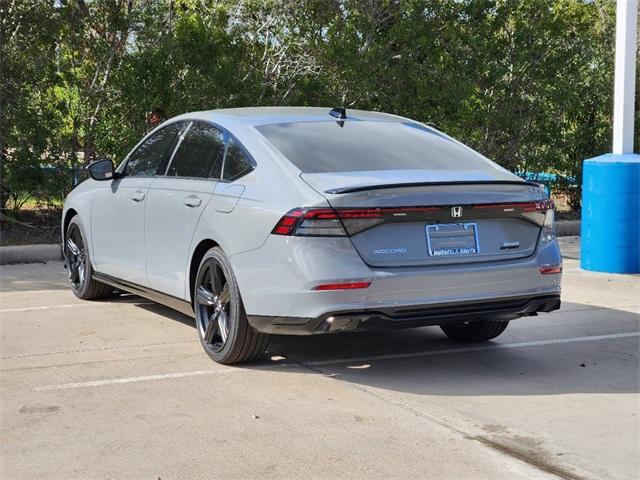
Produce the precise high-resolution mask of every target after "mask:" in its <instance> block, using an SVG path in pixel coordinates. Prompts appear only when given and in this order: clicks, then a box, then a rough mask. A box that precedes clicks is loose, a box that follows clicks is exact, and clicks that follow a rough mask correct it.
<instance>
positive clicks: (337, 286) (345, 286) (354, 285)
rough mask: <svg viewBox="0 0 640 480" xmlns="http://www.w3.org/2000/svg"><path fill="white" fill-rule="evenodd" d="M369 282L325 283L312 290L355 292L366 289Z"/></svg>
mask: <svg viewBox="0 0 640 480" xmlns="http://www.w3.org/2000/svg"><path fill="white" fill-rule="evenodd" d="M369 285H371V282H350V283H325V284H324V285H318V286H317V287H313V289H314V290H355V289H358V288H367V287H368V286H369Z"/></svg>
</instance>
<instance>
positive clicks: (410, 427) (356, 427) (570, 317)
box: [0, 237, 640, 479]
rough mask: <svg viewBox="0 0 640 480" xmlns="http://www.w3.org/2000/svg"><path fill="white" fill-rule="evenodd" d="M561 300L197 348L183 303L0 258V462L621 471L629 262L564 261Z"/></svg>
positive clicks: (627, 384) (635, 431) (630, 458)
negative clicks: (482, 324) (495, 331)
mask: <svg viewBox="0 0 640 480" xmlns="http://www.w3.org/2000/svg"><path fill="white" fill-rule="evenodd" d="M562 243H563V245H562V247H563V253H564V255H565V277H564V282H563V301H564V303H563V308H562V310H560V311H559V312H554V313H550V314H545V315H541V316H539V317H531V318H526V319H520V320H517V321H514V322H512V324H511V325H510V326H509V328H508V329H507V331H506V332H505V333H504V334H503V335H502V336H501V337H499V338H498V339H496V341H494V342H491V343H488V344H485V345H480V346H477V345H474V346H469V345H456V344H453V343H451V342H449V341H448V340H447V339H446V337H444V335H443V334H442V333H441V332H440V331H439V329H437V328H422V329H415V330H405V331H395V332H387V333H375V334H373V333H362V334H346V335H335V336H317V337H306V338H301V337H277V338H275V339H274V341H273V342H272V344H271V347H270V352H269V354H268V355H267V356H265V358H264V360H262V361H261V362H258V363H256V364H252V365H249V366H242V367H226V366H220V365H216V364H214V363H213V362H211V361H210V360H209V359H208V357H207V356H206V355H205V354H204V353H203V352H202V351H201V347H200V345H199V343H198V341H197V338H196V332H195V330H194V326H193V322H192V320H191V319H190V318H188V317H185V316H183V315H181V314H179V313H175V312H173V311H171V310H169V309H167V308H165V307H162V306H159V305H155V304H152V303H150V302H148V301H146V300H144V299H141V298H139V297H134V296H130V295H127V296H122V297H120V298H116V299H112V300H109V301H101V302H83V301H80V300H78V299H76V298H75V297H74V296H73V295H72V293H71V291H70V290H69V289H68V288H67V287H66V277H65V273H64V270H63V269H62V264H61V263H60V262H50V263H47V264H26V265H11V266H3V267H2V268H1V275H2V282H1V285H0V349H1V355H0V356H1V359H0V360H1V363H0V385H2V387H1V393H0V395H1V397H2V398H1V400H0V409H1V410H0V419H1V426H0V478H8V479H13V478H15V479H27V478H28V479H32V478H47V479H48V478H55V479H57V478H78V479H86V478H112V479H130V478H153V479H156V478H161V479H169V478H187V477H188V478H247V479H253V478H274V479H276V478H277V479H282V478H301V477H303V478H323V479H324V478H332V479H335V478H383V477H385V478H402V479H404V478H469V479H476V478H480V479H484V478H487V479H488V478H491V479H494V478H593V479H596V478H597V479H608V478H609V479H613V478H615V479H625V478H629V479H632V478H634V479H635V478H637V477H638V475H640V461H639V458H640V455H639V452H640V402H639V399H640V396H639V394H638V393H639V390H640V369H639V366H638V355H639V354H640V352H639V351H640V348H639V347H640V336H639V335H640V333H639V331H640V328H639V327H640V277H637V276H635V277H634V276H622V275H621V276H609V275H603V274H595V273H589V272H583V271H580V270H579V269H578V262H577V260H575V259H576V258H578V252H579V244H578V240H577V239H576V238H571V237H569V238H564V239H562Z"/></svg>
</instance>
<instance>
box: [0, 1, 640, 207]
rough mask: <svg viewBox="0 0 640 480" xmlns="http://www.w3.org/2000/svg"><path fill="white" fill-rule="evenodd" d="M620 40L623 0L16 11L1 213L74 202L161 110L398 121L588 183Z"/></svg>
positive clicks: (1, 54) (0, 59) (1, 50)
mask: <svg viewBox="0 0 640 480" xmlns="http://www.w3.org/2000/svg"><path fill="white" fill-rule="evenodd" d="M614 28H615V3H614V2H613V1H612V0H527V1H523V0H298V1H293V0H291V1H286V0H55V1H54V0H13V1H12V0H0V160H1V162H2V165H1V173H2V179H1V183H0V197H1V198H0V202H1V206H2V208H5V207H6V206H7V205H9V206H11V207H16V206H19V204H20V202H22V201H24V199H26V198H29V197H34V198H37V199H40V200H42V201H46V202H51V201H54V200H55V199H60V198H62V197H63V196H64V194H65V193H66V192H68V190H69V189H70V188H71V187H72V185H73V182H74V179H75V178H76V177H77V173H78V170H79V168H80V167H81V166H82V165H83V164H86V163H87V162H89V161H91V160H93V159H95V158H96V157H97V156H107V157H110V158H113V159H114V160H116V161H118V160H120V159H121V158H122V157H123V156H124V155H125V154H126V152H127V151H128V149H130V147H131V146H132V145H133V144H134V143H135V141H136V140H137V139H139V138H140V136H141V135H142V134H143V133H144V132H145V130H146V129H147V125H146V123H145V115H146V113H147V112H148V111H150V110H152V109H154V108H160V109H162V110H163V111H164V112H165V114H166V116H167V117H169V116H173V115H176V114H179V113H183V112H185V111H190V110H203V109H214V108H224V107H237V106H250V105H325V106H336V105H346V106H348V107H354V108H360V109H370V110H382V111H386V112H391V113H396V114H400V115H404V116H408V117H411V118H415V119H417V120H421V121H424V122H427V123H431V124H434V125H436V126H437V127H439V128H441V129H443V130H445V131H447V132H448V133H451V134H453V135H454V136H456V137H458V138H459V139H460V140H462V141H463V142H466V143H468V144H470V145H471V146H473V147H475V148H476V149H478V150H479V151H480V152H482V153H484V154H485V155H486V156H488V157H490V158H492V159H494V160H496V161H497V162H499V163H501V164H502V165H504V166H505V167H507V168H509V169H512V170H518V171H538V172H542V171H545V172H553V173H558V174H561V175H566V176H569V177H576V178H578V179H579V178H580V173H581V172H580V169H581V163H582V160H583V159H585V158H589V157H592V156H595V155H598V154H600V153H603V152H605V151H607V150H608V145H609V142H610V136H611V114H612V102H613V99H612V96H613V88H612V87H613V47H614ZM636 143H638V142H636Z"/></svg>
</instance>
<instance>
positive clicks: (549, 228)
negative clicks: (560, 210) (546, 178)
mask: <svg viewBox="0 0 640 480" xmlns="http://www.w3.org/2000/svg"><path fill="white" fill-rule="evenodd" d="M544 206H545V214H544V223H543V225H542V241H543V242H550V241H551V240H553V239H554V238H556V206H555V204H554V203H553V200H545V204H544Z"/></svg>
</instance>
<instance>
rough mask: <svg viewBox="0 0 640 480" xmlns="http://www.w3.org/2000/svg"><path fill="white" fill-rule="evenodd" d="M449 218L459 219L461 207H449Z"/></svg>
mask: <svg viewBox="0 0 640 480" xmlns="http://www.w3.org/2000/svg"><path fill="white" fill-rule="evenodd" d="M451 216H452V217H453V218H461V217H462V207H451Z"/></svg>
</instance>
